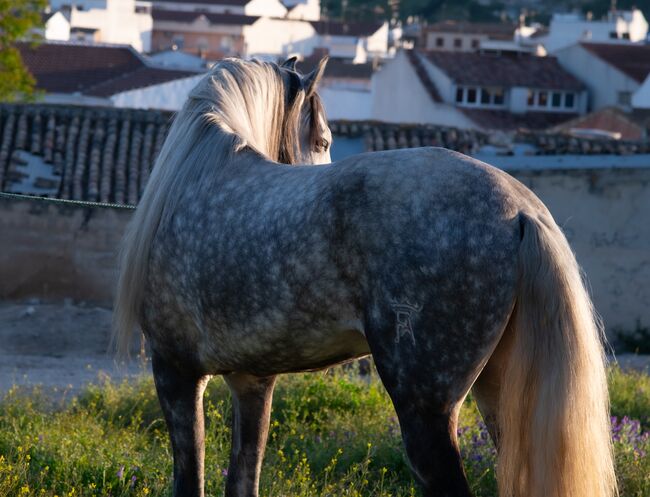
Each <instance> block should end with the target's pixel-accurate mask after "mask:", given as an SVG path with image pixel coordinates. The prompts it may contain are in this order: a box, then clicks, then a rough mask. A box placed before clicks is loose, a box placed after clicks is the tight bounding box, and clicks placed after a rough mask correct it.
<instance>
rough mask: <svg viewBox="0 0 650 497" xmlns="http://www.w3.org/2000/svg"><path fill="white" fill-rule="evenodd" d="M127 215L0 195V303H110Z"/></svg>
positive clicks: (121, 210) (127, 219) (119, 210)
mask: <svg viewBox="0 0 650 497" xmlns="http://www.w3.org/2000/svg"><path fill="white" fill-rule="evenodd" d="M132 212H133V211H132V210H123V209H112V208H85V207H84V208H81V207H75V206H61V205H55V204H53V203H50V202H45V201H36V200H13V199H6V198H1V197H0V299H21V298H25V297H41V298H46V299H57V300H58V299H63V298H73V299H77V300H86V301H93V302H98V303H103V304H108V303H110V302H111V300H112V295H113V293H114V291H115V276H116V261H117V250H118V247H119V242H120V239H121V237H122V233H123V232H124V228H125V227H126V224H127V222H128V221H129V219H130V216H131V213H132Z"/></svg>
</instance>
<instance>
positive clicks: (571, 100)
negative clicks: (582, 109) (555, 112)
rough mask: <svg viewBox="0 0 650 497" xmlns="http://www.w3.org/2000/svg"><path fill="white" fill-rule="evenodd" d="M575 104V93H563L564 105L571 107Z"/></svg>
mask: <svg viewBox="0 0 650 497" xmlns="http://www.w3.org/2000/svg"><path fill="white" fill-rule="evenodd" d="M574 106H575V93H566V94H565V95H564V107H566V108H567V109H573V107H574Z"/></svg>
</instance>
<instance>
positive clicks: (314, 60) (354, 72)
mask: <svg viewBox="0 0 650 497" xmlns="http://www.w3.org/2000/svg"><path fill="white" fill-rule="evenodd" d="M320 59H321V57H320V56H315V57H313V56H312V57H307V58H305V59H304V60H302V61H300V62H298V69H299V70H300V72H302V73H303V74H307V73H308V72H310V71H311V70H313V69H314V68H315V67H316V64H318V62H319V61H320ZM373 72H374V67H373V63H372V62H366V63H364V64H353V63H352V62H350V61H349V60H347V59H338V58H334V57H332V58H330V59H329V60H328V62H327V66H325V78H350V79H368V80H369V79H370V78H371V77H372V73H373Z"/></svg>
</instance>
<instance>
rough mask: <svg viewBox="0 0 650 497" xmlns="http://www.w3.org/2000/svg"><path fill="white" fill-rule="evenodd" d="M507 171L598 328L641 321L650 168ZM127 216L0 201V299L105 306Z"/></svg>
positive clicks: (648, 279) (649, 281)
mask: <svg viewBox="0 0 650 497" xmlns="http://www.w3.org/2000/svg"><path fill="white" fill-rule="evenodd" d="M510 172H511V174H513V175H514V176H515V177H517V178H518V179H519V180H520V181H522V182H523V183H525V184H526V185H527V186H529V187H530V188H532V189H533V190H534V191H535V192H536V193H537V194H538V195H539V196H540V197H541V198H542V200H543V201H544V202H545V203H546V204H547V205H548V206H549V208H550V210H551V211H552V213H553V215H554V216H555V218H556V220H557V222H558V223H559V224H560V225H561V226H562V227H563V229H564V231H565V233H566V234H567V237H568V238H569V240H570V242H571V244H572V246H573V248H574V250H575V251H576V253H577V256H578V260H579V262H580V264H581V265H582V266H583V268H584V270H585V273H586V275H587V277H588V280H589V282H590V285H591V288H592V292H593V296H594V300H595V303H596V307H597V309H598V311H599V312H600V313H601V314H602V316H603V318H604V320H605V323H606V325H607V328H608V330H610V331H611V330H612V329H613V328H622V329H625V330H631V329H632V328H633V327H634V326H635V323H636V320H637V319H639V320H640V321H641V322H642V324H645V325H648V324H650V221H649V217H650V168H648V169H646V168H630V169H623V168H615V169H574V170H558V169H555V170H551V169H547V170H512V171H510ZM131 213H132V211H129V210H122V209H110V208H95V209H89V208H85V207H84V208H79V207H71V206H64V207H61V206H59V205H53V204H51V203H48V202H41V201H33V200H9V199H2V198H0V298H5V299H7V298H24V297H33V296H40V297H44V298H56V299H58V298H64V297H71V298H74V299H82V300H91V301H98V302H103V303H108V302H110V300H111V296H112V293H113V291H114V287H115V274H116V255H117V247H118V245H119V240H120V238H121V236H122V233H123V231H124V228H125V226H126V223H127V222H128V220H129V218H130V215H131Z"/></svg>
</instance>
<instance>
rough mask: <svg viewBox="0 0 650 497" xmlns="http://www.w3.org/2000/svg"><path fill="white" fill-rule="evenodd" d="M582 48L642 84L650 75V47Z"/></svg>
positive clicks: (588, 45)
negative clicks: (649, 74)
mask: <svg viewBox="0 0 650 497" xmlns="http://www.w3.org/2000/svg"><path fill="white" fill-rule="evenodd" d="M581 46H582V47H583V48H584V49H586V50H588V51H589V52H591V53H592V54H594V55H595V56H596V57H598V58H599V59H602V60H603V61H605V62H606V63H607V64H609V65H611V66H613V67H615V68H616V69H618V70H619V71H621V72H622V73H623V74H626V75H627V76H629V77H630V78H632V79H634V80H635V81H638V82H639V83H642V82H643V81H644V80H645V78H646V76H647V75H648V73H650V46H648V45H632V44H628V43H581Z"/></svg>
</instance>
